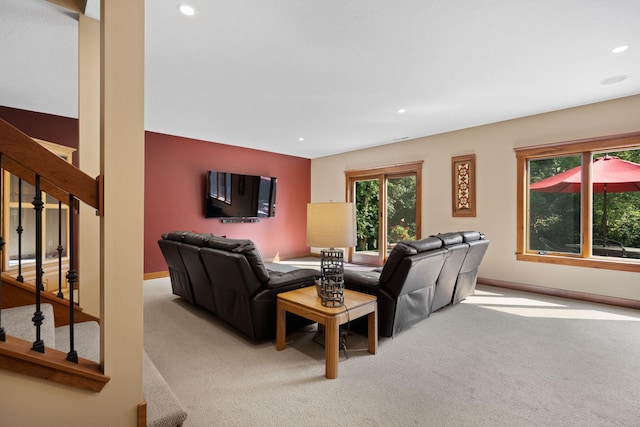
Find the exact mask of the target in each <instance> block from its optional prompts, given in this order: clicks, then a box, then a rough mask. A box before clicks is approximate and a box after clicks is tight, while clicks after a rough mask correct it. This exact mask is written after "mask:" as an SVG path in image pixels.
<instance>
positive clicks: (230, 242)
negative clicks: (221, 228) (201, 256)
mask: <svg viewBox="0 0 640 427" xmlns="http://www.w3.org/2000/svg"><path fill="white" fill-rule="evenodd" d="M249 243H250V244H252V245H253V242H252V241H251V240H248V239H227V238H226V237H220V236H211V237H209V241H208V242H207V244H208V245H209V247H210V248H213V249H219V250H221V251H227V252H232V251H233V250H234V249H235V248H237V247H240V246H244V245H247V244H249Z"/></svg>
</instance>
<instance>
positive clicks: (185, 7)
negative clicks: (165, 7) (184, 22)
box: [178, 4, 196, 16]
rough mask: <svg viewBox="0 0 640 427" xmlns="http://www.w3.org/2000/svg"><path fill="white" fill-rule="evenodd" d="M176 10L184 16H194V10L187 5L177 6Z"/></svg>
mask: <svg viewBox="0 0 640 427" xmlns="http://www.w3.org/2000/svg"><path fill="white" fill-rule="evenodd" d="M178 10H179V11H180V13H182V14H183V15H185V16H193V15H195V14H196V9H195V8H194V7H193V6H190V5H188V4H181V5H179V6H178Z"/></svg>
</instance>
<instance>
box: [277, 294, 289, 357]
mask: <svg viewBox="0 0 640 427" xmlns="http://www.w3.org/2000/svg"><path fill="white" fill-rule="evenodd" d="M286 334H287V311H286V310H285V309H283V308H282V307H281V306H280V301H278V304H277V306H276V350H278V351H280V350H284V347H285V346H286V343H285V336H286Z"/></svg>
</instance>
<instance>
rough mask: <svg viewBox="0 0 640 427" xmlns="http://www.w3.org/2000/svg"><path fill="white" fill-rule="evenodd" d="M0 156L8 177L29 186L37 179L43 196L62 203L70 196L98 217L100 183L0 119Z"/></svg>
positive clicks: (100, 206) (100, 205)
mask: <svg viewBox="0 0 640 427" xmlns="http://www.w3.org/2000/svg"><path fill="white" fill-rule="evenodd" d="M0 153H1V154H2V168H4V169H6V170H7V171H9V172H11V173H12V174H14V175H16V176H18V177H20V178H22V179H24V180H25V181H27V182H29V183H31V184H33V183H35V175H36V174H37V175H40V177H41V179H42V180H43V183H42V189H43V191H44V192H46V193H48V194H50V195H52V196H53V197H55V198H56V199H58V200H60V201H62V202H63V203H67V201H68V200H69V194H73V195H74V197H76V198H77V199H79V200H82V201H83V202H85V203H86V204H88V205H89V206H92V207H94V208H95V209H97V210H98V213H100V214H101V213H102V211H101V208H102V203H101V200H100V199H101V197H102V196H101V194H102V191H101V188H100V183H101V182H102V180H100V179H97V178H91V177H90V176H89V175H87V174H85V173H84V172H82V171H81V170H80V169H78V168H76V167H75V166H73V165H71V164H69V163H67V162H66V161H64V160H63V159H61V158H60V157H58V156H57V155H55V154H54V153H52V152H50V151H49V150H47V149H46V148H44V147H42V146H41V145H40V144H38V143H37V142H36V141H34V140H33V139H32V138H30V137H29V136H28V135H26V134H24V133H23V132H21V131H20V130H18V129H16V128H15V127H13V126H11V125H10V124H9V123H7V122H6V121H5V120H3V119H0Z"/></svg>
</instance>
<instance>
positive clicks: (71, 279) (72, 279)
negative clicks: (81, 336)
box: [67, 194, 78, 363]
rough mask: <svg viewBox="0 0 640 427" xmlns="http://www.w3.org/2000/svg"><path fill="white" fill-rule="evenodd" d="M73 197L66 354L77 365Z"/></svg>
mask: <svg viewBox="0 0 640 427" xmlns="http://www.w3.org/2000/svg"><path fill="white" fill-rule="evenodd" d="M74 202H75V200H74V197H73V194H69V243H68V244H67V247H68V248H69V252H68V255H69V271H68V272H67V281H68V282H69V353H67V360H68V361H70V362H74V363H78V353H77V352H76V350H75V348H74V343H73V341H74V338H73V328H74V320H73V312H74V303H73V288H74V285H75V283H76V281H77V280H78V275H77V274H76V270H75V269H74V265H73V257H74V255H75V252H74V251H75V245H74V243H73V227H74V225H73V209H74Z"/></svg>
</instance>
